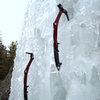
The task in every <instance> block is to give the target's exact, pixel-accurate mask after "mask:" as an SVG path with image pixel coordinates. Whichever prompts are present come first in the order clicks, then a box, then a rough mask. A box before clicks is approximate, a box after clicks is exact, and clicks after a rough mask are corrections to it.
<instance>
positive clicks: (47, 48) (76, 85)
mask: <svg viewBox="0 0 100 100" xmlns="http://www.w3.org/2000/svg"><path fill="white" fill-rule="evenodd" d="M59 3H61V4H62V5H63V7H64V8H65V9H67V11H68V14H69V17H70V21H69V22H68V21H67V20H66V17H65V15H62V16H61V19H60V22H59V30H58V41H59V43H60V45H59V51H60V52H59V53H60V60H61V62H62V66H61V70H60V71H59V72H58V71H57V69H56V66H55V62H54V54H53V22H54V20H55V18H56V15H57V13H58V10H59V9H58V8H57V4H59ZM27 51H28V52H33V53H34V58H35V59H34V61H33V62H32V65H31V66H30V70H29V73H28V85H29V87H28V100H100V0H30V1H29V3H28V6H27V11H26V13H25V22H24V26H23V30H22V36H21V38H20V41H19V43H18V49H17V55H16V58H15V61H14V69H13V74H12V80H11V93H10V97H9V100H24V97H23V79H24V70H25V67H26V65H27V63H28V60H29V56H28V55H26V54H25V52H27Z"/></svg>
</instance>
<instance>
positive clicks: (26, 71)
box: [24, 52, 34, 100]
mask: <svg viewBox="0 0 100 100" xmlns="http://www.w3.org/2000/svg"><path fill="white" fill-rule="evenodd" d="M26 54H29V55H30V60H29V62H28V64H27V66H26V68H25V70H24V100H28V96H27V93H28V91H27V88H28V87H29V86H28V85H27V76H28V71H29V68H30V65H31V63H32V61H33V59H34V55H33V53H29V52H26Z"/></svg>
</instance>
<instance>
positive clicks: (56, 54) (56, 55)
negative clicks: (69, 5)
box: [53, 4, 69, 71]
mask: <svg viewBox="0 0 100 100" xmlns="http://www.w3.org/2000/svg"><path fill="white" fill-rule="evenodd" d="M57 6H58V8H59V12H58V15H57V17H56V19H55V21H54V23H53V28H54V30H53V46H54V59H55V64H56V67H57V70H58V71H59V70H60V67H61V65H62V63H61V62H60V61H59V50H58V45H59V43H58V41H57V35H58V33H57V30H58V23H59V20H60V17H61V15H62V13H64V14H65V15H66V17H67V20H68V21H69V16H68V13H67V10H65V9H64V8H63V6H62V5H61V4H59V5H57Z"/></svg>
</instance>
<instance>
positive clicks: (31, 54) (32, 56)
mask: <svg viewBox="0 0 100 100" xmlns="http://www.w3.org/2000/svg"><path fill="white" fill-rule="evenodd" d="M26 54H29V55H30V57H31V58H34V55H33V53H30V52H26Z"/></svg>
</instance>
